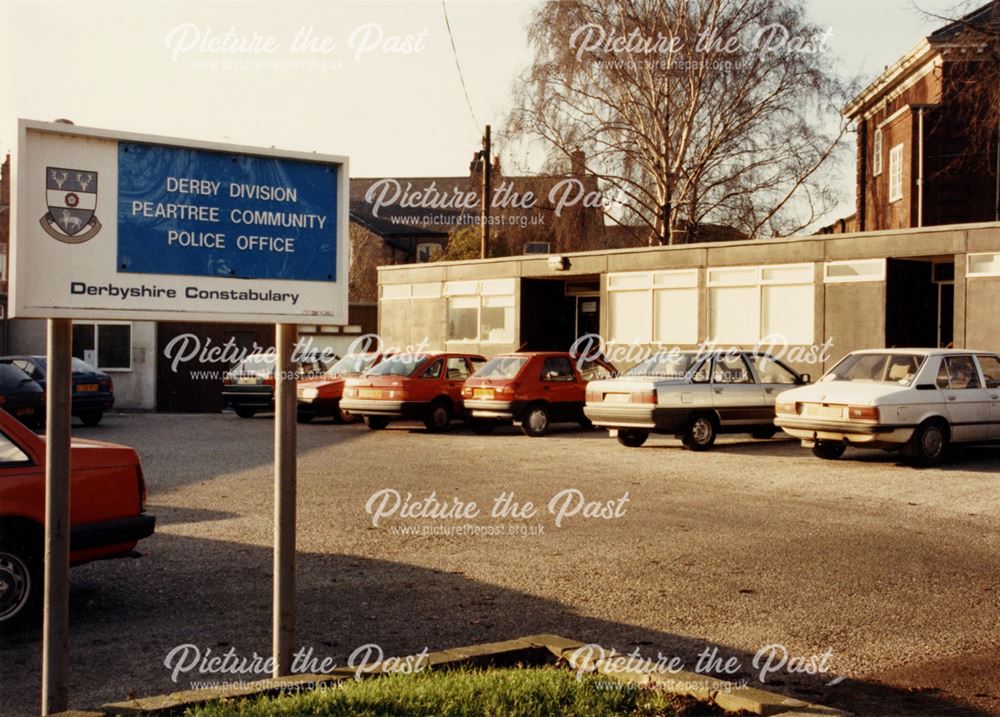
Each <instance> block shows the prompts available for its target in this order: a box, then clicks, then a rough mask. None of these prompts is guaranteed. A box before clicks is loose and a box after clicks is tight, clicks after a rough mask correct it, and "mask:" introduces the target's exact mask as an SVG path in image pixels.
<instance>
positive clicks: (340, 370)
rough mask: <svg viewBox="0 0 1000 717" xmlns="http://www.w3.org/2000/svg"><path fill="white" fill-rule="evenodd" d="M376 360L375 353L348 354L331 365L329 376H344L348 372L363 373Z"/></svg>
mask: <svg viewBox="0 0 1000 717" xmlns="http://www.w3.org/2000/svg"><path fill="white" fill-rule="evenodd" d="M374 362H375V354H348V355H347V356H345V357H344V358H342V359H340V361H338V362H337V363H335V364H334V365H333V366H331V367H330V369H329V370H328V371H327V372H326V373H327V375H328V376H343V375H344V374H348V373H363V372H365V371H367V370H368V369H369V368H371V365H372V364H373V363H374Z"/></svg>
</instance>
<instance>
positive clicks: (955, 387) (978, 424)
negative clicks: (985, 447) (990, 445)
mask: <svg viewBox="0 0 1000 717" xmlns="http://www.w3.org/2000/svg"><path fill="white" fill-rule="evenodd" d="M938 387H939V388H940V389H941V395H942V397H943V398H944V403H945V411H947V413H948V419H949V422H950V423H951V439H952V440H953V441H956V442H959V443H961V442H964V441H980V440H984V439H986V438H988V435H989V426H990V411H991V408H990V400H991V399H990V397H989V394H988V393H987V391H986V389H984V388H983V385H982V382H981V381H980V378H979V367H978V366H977V365H976V362H975V360H974V359H973V358H972V356H971V355H970V356H962V355H958V356H945V357H944V358H943V359H942V360H941V368H940V369H939V371H938Z"/></svg>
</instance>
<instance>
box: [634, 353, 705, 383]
mask: <svg viewBox="0 0 1000 717" xmlns="http://www.w3.org/2000/svg"><path fill="white" fill-rule="evenodd" d="M705 358H706V357H705V355H704V354H700V353H698V352H695V351H691V352H677V353H666V354H656V355H654V356H652V357H651V358H648V359H646V360H645V361H643V362H642V363H640V364H638V365H637V366H634V367H632V368H631V369H629V370H628V371H626V372H625V374H624V375H625V376H631V377H633V378H642V377H644V376H651V377H654V378H684V377H686V376H687V375H688V374H690V373H692V372H693V371H694V369H695V368H696V367H697V366H699V365H700V364H701V363H702V361H703V360H704V359H705Z"/></svg>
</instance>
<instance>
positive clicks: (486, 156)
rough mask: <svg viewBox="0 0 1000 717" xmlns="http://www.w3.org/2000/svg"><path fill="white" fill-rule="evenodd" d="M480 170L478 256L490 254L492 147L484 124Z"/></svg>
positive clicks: (487, 126)
mask: <svg viewBox="0 0 1000 717" xmlns="http://www.w3.org/2000/svg"><path fill="white" fill-rule="evenodd" d="M480 156H481V157H482V170H483V206H482V211H481V213H480V216H479V220H480V223H479V258H480V259H485V258H486V257H488V256H489V255H490V205H491V204H492V203H493V176H492V175H493V164H492V162H491V159H490V158H491V157H492V148H491V145H490V126H489V125H486V133H485V134H483V151H482V152H481V154H480Z"/></svg>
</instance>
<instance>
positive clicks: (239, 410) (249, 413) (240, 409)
mask: <svg viewBox="0 0 1000 717" xmlns="http://www.w3.org/2000/svg"><path fill="white" fill-rule="evenodd" d="M233 410H234V411H236V415H237V416H239V417H240V418H253V417H254V414H255V413H257V409H256V408H247V407H246V406H237V407H236V408H234V409H233Z"/></svg>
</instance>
